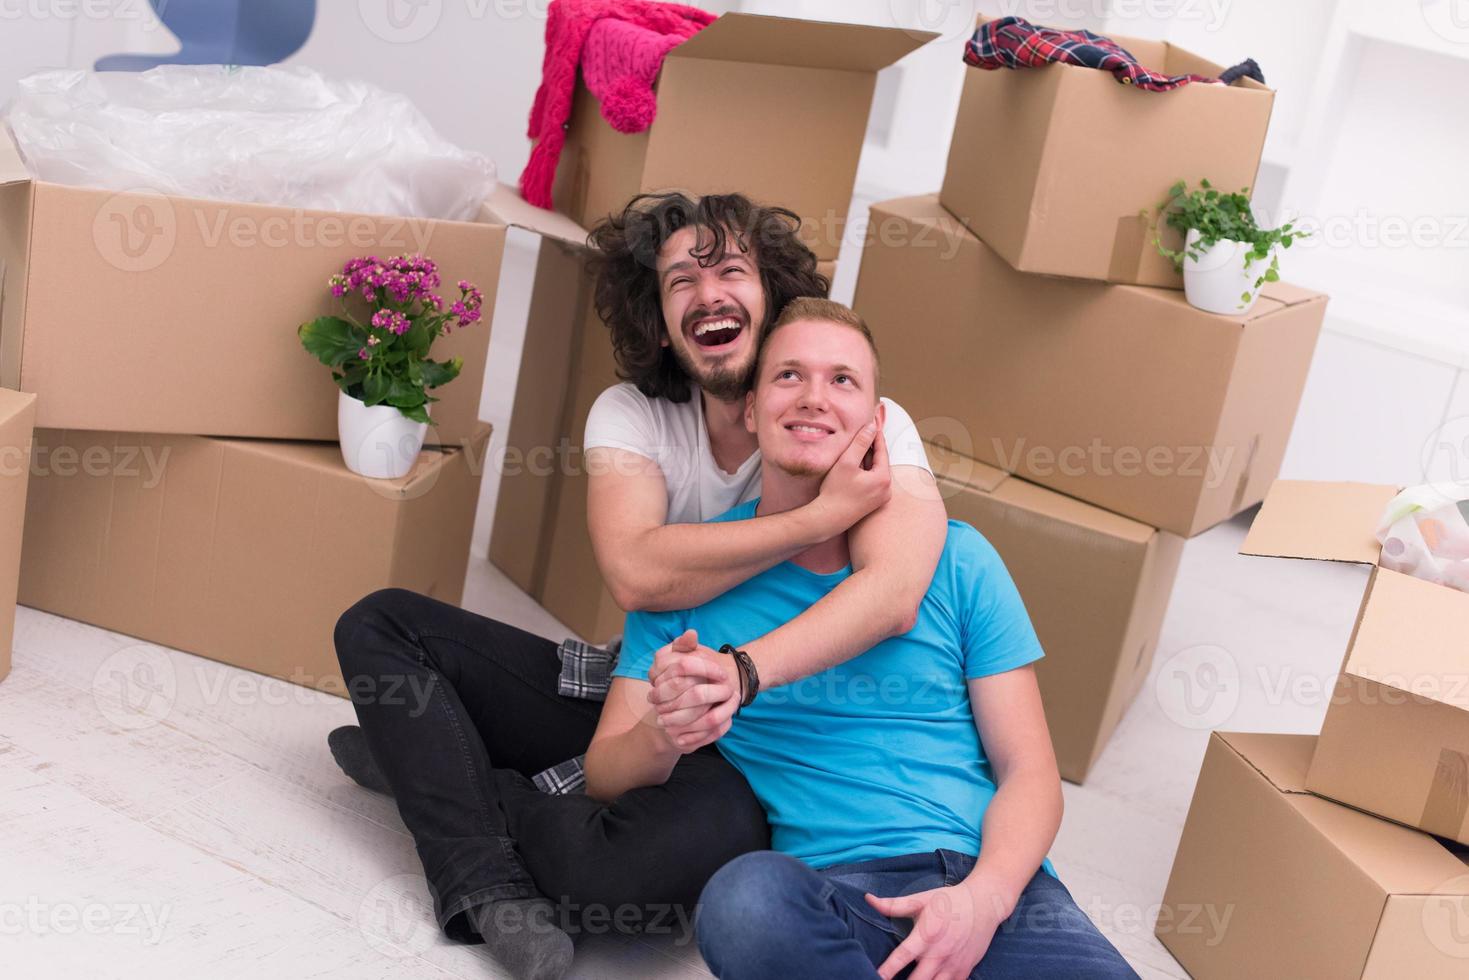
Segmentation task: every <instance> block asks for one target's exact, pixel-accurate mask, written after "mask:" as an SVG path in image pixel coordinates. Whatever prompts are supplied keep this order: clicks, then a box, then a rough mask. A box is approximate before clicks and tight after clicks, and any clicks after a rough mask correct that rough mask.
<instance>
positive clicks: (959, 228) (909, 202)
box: [871, 194, 976, 238]
mask: <svg viewBox="0 0 1469 980" xmlns="http://www.w3.org/2000/svg"><path fill="white" fill-rule="evenodd" d="M871 212H872V213H873V214H890V215H892V216H893V217H896V218H902V219H904V220H906V221H911V222H913V223H914V224H921V225H930V226H935V227H939V228H942V229H943V230H944V231H945V233H947V234H950V235H954V236H958V237H962V238H975V237H976V236H975V235H974V233H973V232H971V231H970V230H969V229H968V228H966V227H964V225H963V223H962V222H960V221H959V219H958V218H955V217H954V216H953V215H951V214H950V213H949V212H948V209H947V208H945V207H944V206H943V205H942V204H940V203H939V196H938V195H937V194H916V195H914V196H912V197H895V198H893V199H891V200H887V201H882V202H880V203H877V204H874V205H872V208H871Z"/></svg>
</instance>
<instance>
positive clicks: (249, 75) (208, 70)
mask: <svg viewBox="0 0 1469 980" xmlns="http://www.w3.org/2000/svg"><path fill="white" fill-rule="evenodd" d="M5 121H6V123H7V124H8V125H9V128H10V131H11V133H12V134H13V135H14V137H15V141H16V145H17V147H18V148H19V150H20V153H21V156H22V158H23V159H24V160H25V162H26V165H27V166H28V168H29V169H30V171H31V173H32V175H33V176H35V177H36V178H37V179H40V180H47V181H53V182H55V183H61V184H76V185H82V186H88V187H101V188H106V189H110V190H137V189H142V188H147V189H150V190H153V191H156V192H158V193H162V194H172V195H180V196H184V197H203V198H212V199H218V200H228V201H245V202H252V203H259V204H273V205H280V206H283V207H298V208H311V209H320V210H327V211H349V212H363V213H369V214H391V215H402V216H408V217H418V218H448V219H456V220H468V219H470V218H473V217H474V216H475V215H476V214H477V213H478V211H479V207H480V204H481V202H483V201H484V199H485V198H486V197H488V196H489V194H490V192H491V190H493V188H494V186H495V165H494V164H493V163H492V162H491V161H490V160H489V159H488V158H487V157H484V156H482V155H480V154H477V153H470V152H467V151H465V150H462V149H460V148H459V147H457V146H455V145H453V144H452V143H450V142H448V141H447V140H444V139H442V138H440V137H439V135H438V134H437V133H435V132H434V129H433V127H432V126H431V125H430V124H429V122H428V120H427V119H426V118H425V117H424V116H423V114H422V113H420V112H419V111H418V110H417V109H416V108H415V107H414V105H413V103H412V102H410V101H409V100H408V99H407V98H406V97H405V96H402V95H396V94H393V93H391V92H385V91H383V90H382V89H379V88H376V87H374V86H372V85H368V84H366V83H364V82H357V81H336V80H333V79H329V78H326V77H324V76H322V75H320V74H319V73H317V72H315V71H312V70H310V69H307V68H300V67H280V66H272V67H267V68H261V67H226V66H221V65H197V66H195V65H166V66H163V67H159V68H153V69H150V70H148V71H145V72H90V71H44V72H38V73H36V74H33V75H30V76H29V77H27V78H24V79H22V80H21V82H20V86H19V93H18V94H17V95H16V97H15V98H14V99H13V100H12V101H11V102H10V104H9V105H8V106H7V107H6V111H5Z"/></svg>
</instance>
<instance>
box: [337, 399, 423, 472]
mask: <svg viewBox="0 0 1469 980" xmlns="http://www.w3.org/2000/svg"><path fill="white" fill-rule="evenodd" d="M426 435H428V425H427V424H426V423H423V422H415V421H413V420H412V419H410V418H407V417H405V416H404V415H403V413H402V412H400V411H398V410H397V409H396V408H394V407H393V406H391V405H371V406H369V405H364V404H363V403H362V402H360V401H358V400H357V399H356V398H353V397H352V396H350V395H348V394H347V393H346V392H345V391H338V393H337V438H338V439H339V440H340V441H341V443H342V461H343V462H344V463H346V464H347V469H349V470H351V471H352V472H353V473H356V474H358V475H360V476H370V477H375V478H377V479H384V480H391V479H396V478H397V477H400V476H406V475H407V473H408V471H409V470H411V469H413V463H414V461H415V460H416V459H418V452H419V450H421V449H422V448H423V439H424V437H425V436H426Z"/></svg>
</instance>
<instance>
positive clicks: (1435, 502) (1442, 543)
mask: <svg viewBox="0 0 1469 980" xmlns="http://www.w3.org/2000/svg"><path fill="white" fill-rule="evenodd" d="M1466 498H1469V487H1461V486H1456V485H1452V484H1424V485H1422V486H1417V487H1409V488H1408V489H1406V490H1404V491H1403V492H1402V493H1400V494H1398V495H1397V496H1396V497H1394V498H1393V499H1392V500H1391V501H1390V502H1389V503H1388V505H1387V510H1386V511H1385V512H1384V513H1383V515H1382V520H1381V521H1380V522H1379V524H1378V527H1377V540H1378V541H1380V542H1381V543H1382V558H1381V559H1380V561H1379V564H1381V565H1382V567H1383V568H1388V569H1391V570H1393V571H1395V572H1402V573H1404V574H1405V575H1411V576H1413V577H1414V578H1421V579H1424V580H1425V581H1428V582H1435V583H1437V584H1439V585H1447V586H1448V587H1449V588H1452V589H1458V590H1459V591H1461V592H1469V516H1466V512H1469V499H1466Z"/></svg>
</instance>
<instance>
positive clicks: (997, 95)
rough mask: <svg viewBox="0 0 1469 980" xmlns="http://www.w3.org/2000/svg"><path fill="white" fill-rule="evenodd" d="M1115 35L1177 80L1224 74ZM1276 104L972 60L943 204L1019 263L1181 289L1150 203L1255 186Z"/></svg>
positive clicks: (1245, 90)
mask: <svg viewBox="0 0 1469 980" xmlns="http://www.w3.org/2000/svg"><path fill="white" fill-rule="evenodd" d="M986 19H988V18H984V17H981V18H980V22H981V23H983V22H984V21H985V20H986ZM1112 37H1113V40H1115V41H1117V42H1118V43H1120V44H1121V45H1122V46H1123V47H1125V48H1127V49H1128V50H1129V51H1130V52H1132V54H1133V55H1135V56H1136V57H1137V58H1138V59H1139V60H1140V61H1141V62H1142V64H1143V65H1145V66H1147V67H1148V68H1152V69H1154V70H1157V71H1163V72H1166V73H1167V74H1170V75H1181V74H1186V73H1192V74H1198V75H1206V76H1208V77H1210V78H1215V77H1218V75H1219V73H1220V72H1221V71H1223V70H1224V69H1223V67H1222V66H1220V65H1216V64H1214V63H1212V62H1210V61H1206V60H1205V59H1203V58H1200V57H1199V56H1197V55H1195V54H1191V53H1190V52H1188V51H1185V50H1183V49H1182V48H1179V47H1177V46H1176V45H1172V44H1168V43H1166V42H1163V41H1154V40H1145V39H1142V38H1134V37H1122V36H1119V35H1112ZM1274 98H1275V93H1274V92H1272V91H1271V90H1270V89H1269V88H1267V87H1265V86H1264V85H1261V84H1260V83H1258V82H1256V81H1254V80H1253V79H1248V78H1247V79H1241V80H1240V81H1237V82H1235V83H1234V84H1233V85H1230V86H1221V85H1199V84H1192V85H1186V86H1184V87H1183V88H1180V89H1175V90H1173V91H1171V92H1148V91H1142V90H1138V89H1135V88H1133V87H1132V86H1129V85H1123V84H1120V83H1119V82H1118V81H1117V80H1116V79H1115V78H1114V77H1113V76H1112V74H1111V73H1110V72H1105V71H1098V70H1096V69H1092V68H1082V67H1079V66H1076V65H1063V64H1055V65H1047V66H1045V67H1043V68H1019V69H1014V70H1011V69H1000V70H996V71H988V70H985V69H981V68H971V67H968V66H965V75H964V91H963V94H962V96H961V97H960V100H959V115H958V118H957V120H956V122H955V124H954V138H953V141H952V142H951V143H950V144H949V163H948V170H947V172H946V174H945V175H944V185H943V190H942V191H941V192H940V194H939V199H940V200H941V201H942V202H943V205H944V207H946V208H948V209H949V210H950V211H952V212H953V213H954V215H955V216H956V217H958V218H959V219H960V220H961V221H963V222H964V223H965V224H967V225H968V226H969V228H970V229H971V230H972V231H974V232H975V234H977V235H979V237H980V238H982V239H984V241H985V244H987V245H989V247H990V248H992V249H994V250H995V251H996V252H997V253H998V254H999V255H1001V256H1003V257H1004V259H1005V261H1006V262H1009V263H1010V265H1012V266H1014V267H1015V268H1016V269H1021V270H1023V271H1025V272H1044V273H1049V274H1052V275H1060V276H1080V277H1084V278H1087V279H1105V280H1107V281H1109V282H1123V283H1139V284H1143V285H1149V286H1170V287H1174V288H1182V286H1183V283H1182V280H1181V278H1180V277H1179V275H1178V273H1177V272H1176V271H1174V268H1173V265H1172V263H1171V262H1170V261H1169V260H1168V259H1165V258H1164V257H1163V256H1161V255H1159V254H1158V251H1157V249H1156V248H1155V247H1154V246H1153V231H1152V213H1153V209H1154V208H1155V206H1156V205H1158V204H1159V203H1161V202H1162V201H1163V200H1164V199H1165V198H1166V197H1167V195H1168V189H1169V188H1170V187H1172V186H1173V184H1174V183H1176V182H1177V181H1180V180H1184V181H1187V182H1188V183H1189V185H1190V186H1191V187H1196V186H1198V183H1199V180H1200V179H1201V178H1207V179H1208V180H1209V182H1210V183H1211V184H1213V185H1214V186H1215V187H1217V188H1219V189H1220V190H1222V191H1236V190H1239V189H1240V188H1242V187H1248V188H1251V189H1253V188H1254V186H1255V175H1256V172H1257V171H1258V170H1259V167H1260V154H1261V152H1262V151H1263V149H1264V145H1265V131H1266V129H1267V128H1268V126H1269V124H1270V109H1271V104H1272V103H1273V101H1274ZM1144 211H1146V212H1148V214H1147V216H1146V217H1144V216H1143V214H1142V212H1144ZM1163 233H1164V241H1165V242H1168V243H1171V247H1173V248H1175V249H1176V248H1178V247H1179V246H1180V245H1181V243H1182V242H1181V236H1179V235H1178V233H1177V232H1174V231H1172V230H1171V229H1167V228H1164V229H1163Z"/></svg>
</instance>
